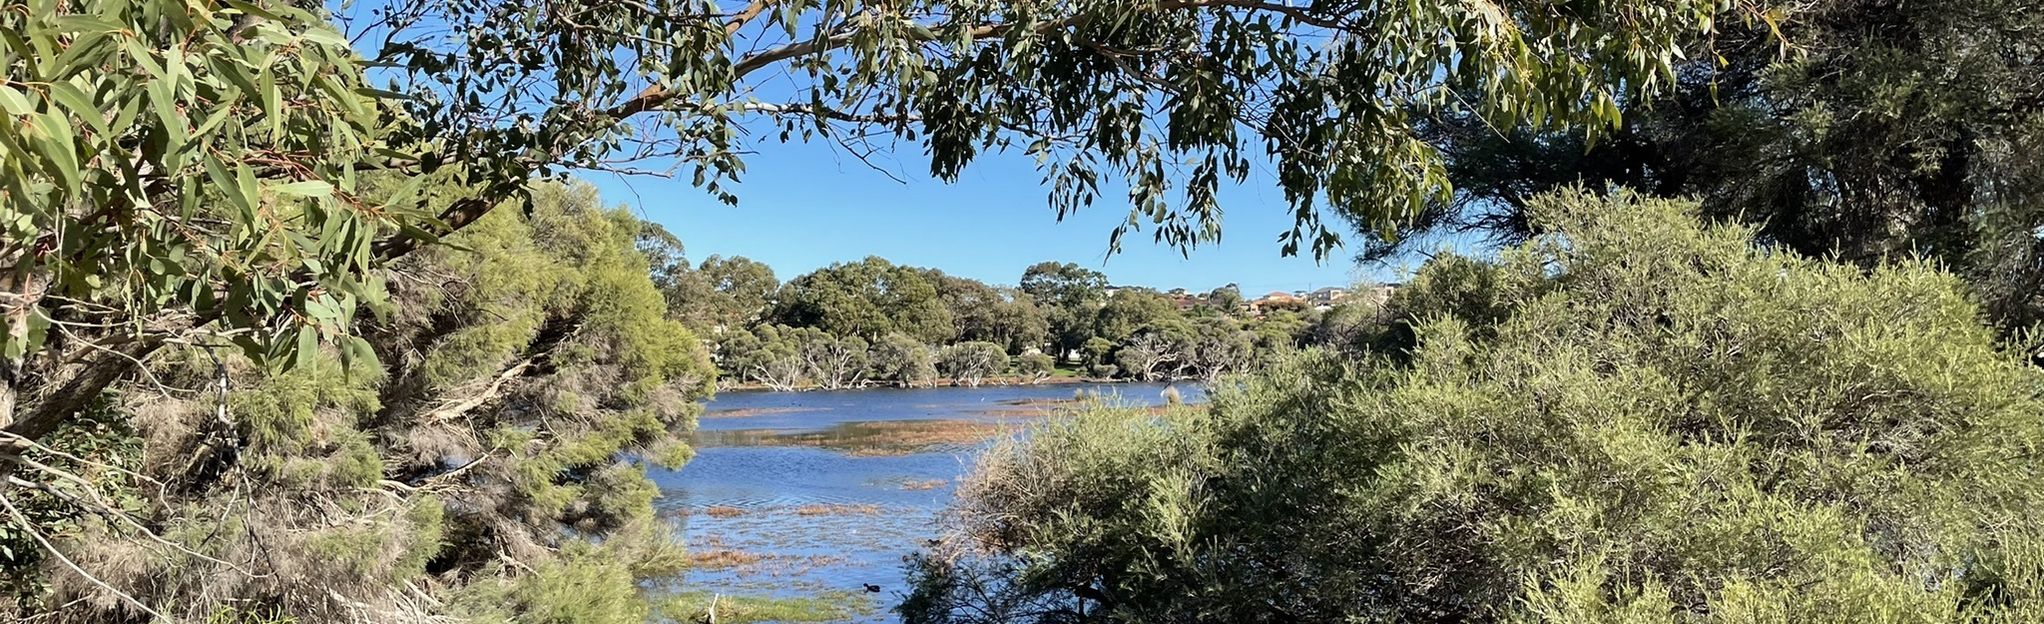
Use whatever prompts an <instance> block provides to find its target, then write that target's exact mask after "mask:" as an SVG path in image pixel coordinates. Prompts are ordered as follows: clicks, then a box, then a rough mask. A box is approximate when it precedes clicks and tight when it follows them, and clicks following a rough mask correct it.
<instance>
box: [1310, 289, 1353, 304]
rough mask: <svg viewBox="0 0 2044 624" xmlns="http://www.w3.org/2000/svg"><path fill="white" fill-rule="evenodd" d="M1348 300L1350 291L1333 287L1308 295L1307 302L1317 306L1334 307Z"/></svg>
mask: <svg viewBox="0 0 2044 624" xmlns="http://www.w3.org/2000/svg"><path fill="white" fill-rule="evenodd" d="M1347 298H1348V289H1346V288H1336V287H1333V286H1329V287H1327V288H1322V289H1320V290H1316V291H1313V292H1309V293H1306V302H1307V303H1311V304H1313V305H1315V306H1332V305H1334V304H1335V303H1336V302H1339V301H1341V300H1343V299H1347Z"/></svg>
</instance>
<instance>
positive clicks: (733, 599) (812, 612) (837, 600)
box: [655, 592, 874, 624]
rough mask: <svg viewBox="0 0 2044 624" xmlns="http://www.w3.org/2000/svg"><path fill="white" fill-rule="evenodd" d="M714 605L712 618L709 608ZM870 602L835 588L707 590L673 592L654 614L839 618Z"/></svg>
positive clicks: (724, 620) (718, 618)
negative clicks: (760, 592) (799, 592)
mask: <svg viewBox="0 0 2044 624" xmlns="http://www.w3.org/2000/svg"><path fill="white" fill-rule="evenodd" d="M712 608H714V609H715V611H716V612H715V617H714V619H713V618H712V617H711V609H712ZM873 611H874V606H873V604H872V603H871V602H870V601H868V600H865V599H864V598H863V597H862V596H860V595H859V594H855V593H851V592H837V593H827V594H818V595H813V596H800V597H792V598H779V597H767V596H725V595H719V594H712V593H709V592H688V593H682V594H677V595H674V596H672V597H669V598H667V599H666V600H665V601H662V602H661V604H660V607H659V608H658V610H657V612H656V614H655V616H656V621H662V622H675V623H680V622H709V621H715V622H717V623H718V624H751V623H753V622H842V621H846V620H851V619H854V618H858V617H862V616H866V615H870V614H872V613H873Z"/></svg>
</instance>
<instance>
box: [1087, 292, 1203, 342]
mask: <svg viewBox="0 0 2044 624" xmlns="http://www.w3.org/2000/svg"><path fill="white" fill-rule="evenodd" d="M1184 320H1185V314H1184V313H1183V312H1180V311H1179V309H1178V303H1177V302H1176V301H1172V300H1171V298H1170V297H1166V296H1164V293H1160V292H1157V291H1154V290H1150V289H1147V288H1124V289H1122V290H1121V292H1118V293H1115V295H1114V296H1113V297H1109V298H1108V299H1107V303H1106V304H1105V305H1102V306H1101V307H1100V312H1099V313H1098V315H1097V316H1096V317H1095V320H1094V333H1095V334H1096V335H1098V336H1100V337H1102V338H1106V339H1108V340H1113V341H1117V342H1119V341H1123V340H1127V339H1128V338H1129V337H1130V336H1133V335H1135V333H1136V331H1138V330H1141V329H1143V328H1145V327H1151V326H1158V325H1164V324H1169V323H1177V322H1184Z"/></svg>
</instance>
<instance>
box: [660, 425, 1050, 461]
mask: <svg viewBox="0 0 2044 624" xmlns="http://www.w3.org/2000/svg"><path fill="white" fill-rule="evenodd" d="M1018 428H1019V427H1018V426H1017V425H1014V424H1009V423H1000V422H990V421H981V420H889V421H870V422H842V423H837V424H835V425H832V426H831V427H829V428H827V429H823V430H820V431H793V432H791V431H782V430H777V429H740V430H723V431H702V432H698V433H697V434H696V443H697V444H698V445H702V446H814V447H819V448H825V449H830V450H834V451H841V452H845V453H849V454H852V455H870V456H886V455H908V454H913V453H925V452H930V451H937V450H944V449H957V448H964V447H970V446H973V445H977V444H981V443H984V442H986V441H988V440H992V439H994V438H996V437H1000V436H1002V435H1006V434H1009V433H1013V432H1014V431H1016V430H1017V429H1018Z"/></svg>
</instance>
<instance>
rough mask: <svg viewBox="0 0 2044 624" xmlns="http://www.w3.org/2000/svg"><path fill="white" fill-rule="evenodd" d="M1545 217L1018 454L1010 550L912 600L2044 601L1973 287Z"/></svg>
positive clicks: (973, 615) (1394, 613) (967, 530)
mask: <svg viewBox="0 0 2044 624" xmlns="http://www.w3.org/2000/svg"><path fill="white" fill-rule="evenodd" d="M1530 208H1531V214H1532V215H1534V216H1535V218H1536V219H1537V220H1538V223H1539V224H1540V225H1541V226H1542V228H1543V231H1548V232H1552V234H1550V235H1546V236H1542V237H1540V238H1537V239H1535V240H1534V241H1533V242H1531V243H1529V244H1527V245H1525V246H1523V247H1519V248H1516V249H1513V250H1509V251H1507V252H1505V253H1504V254H1502V255H1501V258H1500V260H1499V261H1498V262H1496V263H1481V262H1473V261H1462V260H1449V261H1444V262H1437V263H1434V264H1432V265H1430V266H1428V267H1427V268H1425V269H1423V270H1422V272H1421V274H1420V276H1419V277H1418V279H1416V280H1415V283H1414V287H1415V288H1417V289H1418V290H1414V291H1412V294H1411V295H1404V294H1403V293H1401V296H1405V297H1406V300H1405V301H1404V303H1403V304H1401V305H1399V306H1395V307H1396V308H1397V309H1398V310H1399V314H1400V315H1401V318H1402V319H1404V320H1405V321H1406V322H1408V323H1409V326H1410V327H1411V328H1412V329H1411V331H1412V335H1413V341H1412V343H1411V345H1412V346H1411V347H1410V350H1409V351H1406V352H1404V353H1399V354H1390V355H1395V357H1391V356H1387V355H1386V354H1373V353H1369V352H1364V353H1363V354H1361V355H1360V356H1335V355H1332V354H1321V355H1309V356H1307V357H1305V358H1304V359H1300V360H1295V361H1293V362H1291V363H1290V364H1287V365H1284V366H1281V367H1279V368H1278V369H1277V370H1275V371H1273V372H1271V373H1269V374H1267V375H1262V376H1258V377H1255V378H1252V379H1251V380H1249V381H1247V382H1246V383H1245V384H1242V385H1239V386H1223V387H1222V388H1221V389H1219V390H1218V391H1217V392H1216V393H1215V394H1214V395H1213V397H1212V404H1211V409H1210V410H1208V411H1206V412H1195V413H1186V414H1180V415H1175V416H1164V417H1156V416H1152V415H1149V414H1145V413H1142V412H1132V411H1116V410H1104V411H1099V412H1096V413H1093V414H1090V415H1085V416H1082V417H1079V418H1077V419H1074V420H1071V421H1066V422H1053V423H1048V424H1045V425H1044V426H1043V427H1042V428H1040V429H1039V430H1038V431H1036V432H1034V433H1033V434H1032V435H1030V436H1029V437H1027V438H1025V439H1026V440H1027V441H1026V442H1022V443H1020V444H1021V446H1017V447H1014V448H1010V449H1007V450H1003V451H996V452H995V453H994V454H992V455H991V456H989V458H988V459H987V460H986V461H984V462H983V464H982V466H981V467H980V468H979V469H978V471H977V473H976V476H975V477H974V479H973V481H972V482H971V483H969V484H966V485H965V486H964V491H963V493H962V496H963V498H962V501H963V502H962V503H961V504H962V505H964V507H963V509H962V510H961V511H962V512H963V513H962V514H961V515H959V516H958V517H959V518H961V519H962V522H963V525H962V526H961V527H960V528H961V530H962V533H961V537H962V538H963V540H964V543H965V544H968V545H971V546H974V547H977V548H988V549H991V552H992V553H993V555H992V557H991V558H987V557H986V556H975V555H972V554H971V553H972V552H975V551H974V550H971V549H969V548H968V549H966V550H962V551H960V552H959V553H956V554H953V555H945V556H935V557H931V558H926V559H924V560H923V561H922V562H921V564H920V568H919V569H920V572H919V578H920V581H921V583H920V585H919V589H918V591H917V593H916V594H915V595H913V596H911V600H910V602H909V603H908V604H907V605H905V606H904V611H905V617H906V619H907V621H910V622H940V621H951V622H975V621H1018V620H1019V621H1061V622H1064V621H1142V622H1153V621H1334V620H1347V621H1465V622H1468V621H1476V622H1554V621H1565V622H1671V623H1672V622H1770V621H1773V622H1780V621H1788V622H2023V621H2032V620H2035V619H2037V618H2039V617H2040V616H2044V601H2040V597H2044V534H2040V533H2039V531H2038V530H2037V527H2036V523H2035V522H2034V521H2033V520H2032V519H2033V518H2035V517H2036V516H2037V514H2038V513H2040V512H2044V473H2040V472H2039V467H2038V465H2037V464H2036V462H2035V461H2034V459H2033V454H2034V453H2033V451H2032V450H2033V449H2035V448H2038V445H2039V444H2040V443H2044V421H2040V420H2039V418H2038V415H2039V414H2044V374H2040V373H2039V371H2038V370H2036V369H2035V368H2033V367H2030V366H2028V365H2027V364H2026V363H2025V362H2024V355H2023V354H2020V353H2012V352H2009V351H2004V350H2002V349H2001V348H2000V347H1999V345H1998V343H1997V341H1996V339H1995V337H1994V333H1993V331H1992V330H1990V329H1988V328H1986V327H1983V326H1982V325H1980V324H1979V323H1978V322H1977V321H1976V320H1975V319H1976V318H1977V316H1976V315H1977V313H1978V309H1979V308H1978V307H1977V305H1976V304H1975V303H1973V302H1972V301H1971V300H1969V298H1968V296H1967V295H1966V294H1965V290H1964V287H1963V285H1962V284H1961V282H1960V281H1959V280H1958V279H1956V278H1954V277H1953V276H1951V275H1949V274H1946V273H1943V272H1940V271H1939V270H1937V269H1936V268H1934V267H1933V266H1931V265H1929V264H1927V263H1923V262H1899V263H1894V264H1888V265H1883V266H1880V267H1878V268H1876V269H1874V270H1873V271H1871V272H1868V271H1862V270H1860V269H1858V268H1855V267H1850V266H1844V265H1839V264H1832V263H1827V262H1821V261H1814V260H1808V259H1804V258H1802V257H1800V256H1797V255H1795V254H1791V253H1784V252H1780V251H1774V250H1769V249H1765V248H1757V247H1755V246H1754V245H1753V244H1752V242H1751V241H1752V232H1751V231H1749V230H1745V229H1739V228H1733V227H1703V226H1699V225H1698V224H1697V222H1696V221H1695V218H1694V216H1693V210H1694V207H1693V206H1691V205H1687V204H1681V203H1676V202H1666V201H1652V200H1641V199H1636V198H1631V197H1624V196H1621V197H1620V198H1617V199H1612V200H1602V199H1598V198H1595V197H1591V196H1588V195H1586V194H1583V193H1579V192H1578V193H1564V194H1559V195H1554V196H1548V197H1544V198H1541V199H1539V200H1538V201H1535V202H1533V203H1532V204H1531V205H1530ZM939 554H940V555H942V553H939ZM982 614H985V615H982ZM1032 614H1033V615H1032Z"/></svg>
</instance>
